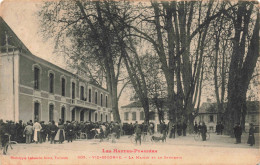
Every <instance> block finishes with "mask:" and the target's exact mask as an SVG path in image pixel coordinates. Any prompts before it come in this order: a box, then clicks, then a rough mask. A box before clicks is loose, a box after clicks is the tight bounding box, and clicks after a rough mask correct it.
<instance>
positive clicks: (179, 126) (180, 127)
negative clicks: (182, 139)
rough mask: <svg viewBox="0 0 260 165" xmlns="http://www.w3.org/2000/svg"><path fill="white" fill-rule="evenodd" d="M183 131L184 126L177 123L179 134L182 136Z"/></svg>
mask: <svg viewBox="0 0 260 165" xmlns="http://www.w3.org/2000/svg"><path fill="white" fill-rule="evenodd" d="M181 132H182V126H181V123H179V122H178V123H177V134H178V136H181Z"/></svg>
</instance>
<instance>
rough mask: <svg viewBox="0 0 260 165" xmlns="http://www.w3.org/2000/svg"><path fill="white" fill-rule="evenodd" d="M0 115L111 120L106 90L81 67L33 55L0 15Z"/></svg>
mask: <svg viewBox="0 0 260 165" xmlns="http://www.w3.org/2000/svg"><path fill="white" fill-rule="evenodd" d="M0 36H1V53H0V59H1V60H0V77H1V85H0V105H1V110H0V116H1V117H0V118H1V119H4V120H13V121H19V120H23V121H29V120H33V121H34V120H36V119H37V120H40V121H51V120H54V121H56V122H57V121H58V120H59V119H62V120H63V121H66V120H72V121H74V120H75V121H94V122H95V121H103V122H105V121H110V120H111V99H110V95H109V93H108V91H107V90H105V89H103V88H102V87H99V86H98V85H95V84H94V83H91V82H90V80H89V78H88V77H87V76H86V73H85V72H84V70H78V71H77V73H76V74H73V73H71V72H68V71H66V70H64V69H62V68H60V67H58V66H56V65H54V64H52V63H50V62H48V61H45V60H43V59H41V58H39V57H37V56H35V55H33V54H32V53H31V52H30V51H29V50H28V49H27V48H26V46H25V45H24V44H23V43H22V42H21V41H20V40H19V38H18V37H17V36H16V35H15V33H14V32H13V31H12V30H11V29H10V28H9V26H8V25H7V24H6V23H5V21H4V20H3V19H2V18H0Z"/></svg>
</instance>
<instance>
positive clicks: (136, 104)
mask: <svg viewBox="0 0 260 165" xmlns="http://www.w3.org/2000/svg"><path fill="white" fill-rule="evenodd" d="M141 107H142V104H141V102H140V101H135V102H132V103H130V104H128V105H125V106H122V107H121V108H141Z"/></svg>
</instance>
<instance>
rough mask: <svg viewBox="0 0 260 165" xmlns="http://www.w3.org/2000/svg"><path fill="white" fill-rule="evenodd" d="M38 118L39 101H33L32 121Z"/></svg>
mask: <svg viewBox="0 0 260 165" xmlns="http://www.w3.org/2000/svg"><path fill="white" fill-rule="evenodd" d="M36 120H37V121H39V120H40V103H38V102H35V103H34V121H36Z"/></svg>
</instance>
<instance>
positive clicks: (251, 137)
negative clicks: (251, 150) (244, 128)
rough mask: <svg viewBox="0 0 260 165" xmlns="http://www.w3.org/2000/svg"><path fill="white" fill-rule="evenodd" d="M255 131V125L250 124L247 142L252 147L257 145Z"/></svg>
mask: <svg viewBox="0 0 260 165" xmlns="http://www.w3.org/2000/svg"><path fill="white" fill-rule="evenodd" d="M254 133H255V129H254V125H253V123H251V124H250V129H249V136H248V140H247V144H250V146H253V145H254V144H255V136H254Z"/></svg>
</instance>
